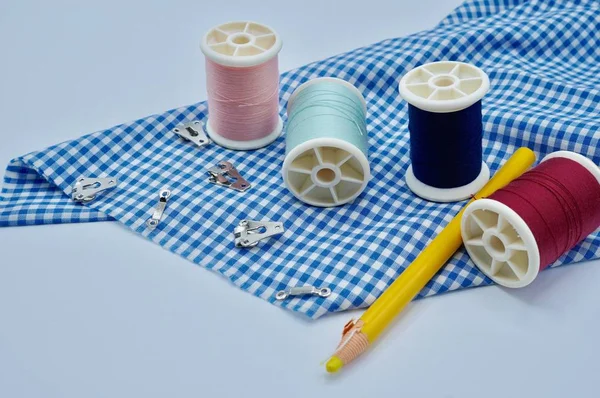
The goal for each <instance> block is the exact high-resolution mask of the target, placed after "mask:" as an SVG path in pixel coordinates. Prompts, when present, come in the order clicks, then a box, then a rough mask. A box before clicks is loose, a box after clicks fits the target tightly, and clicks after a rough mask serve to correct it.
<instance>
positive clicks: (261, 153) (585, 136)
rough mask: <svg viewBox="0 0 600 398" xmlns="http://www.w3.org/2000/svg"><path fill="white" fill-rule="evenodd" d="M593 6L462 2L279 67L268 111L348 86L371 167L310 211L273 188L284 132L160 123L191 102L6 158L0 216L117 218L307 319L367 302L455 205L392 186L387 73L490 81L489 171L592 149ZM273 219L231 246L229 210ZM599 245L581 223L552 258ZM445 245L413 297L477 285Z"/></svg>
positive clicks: (394, 155)
mask: <svg viewBox="0 0 600 398" xmlns="http://www.w3.org/2000/svg"><path fill="white" fill-rule="evenodd" d="M599 48H600V3H599V2H597V1H595V0H590V1H567V0H562V1H561V0H556V1H551V0H539V1H535V0H532V1H520V0H503V1H500V0H497V1H491V0H487V1H484V0H475V1H468V2H467V3H465V4H463V5H462V6H460V7H459V8H458V9H456V10H455V11H454V12H453V13H452V14H450V15H449V16H448V17H447V18H445V19H444V20H443V21H442V22H441V23H440V24H439V25H438V26H437V27H435V28H433V29H432V30H429V31H424V32H421V33H417V34H414V35H411V36H409V37H405V38H396V39H390V40H385V41H382V42H380V43H377V44H374V45H371V46H368V47H364V48H359V49H357V50H355V51H351V52H348V53H345V54H341V55H338V56H335V57H332V58H329V59H326V60H323V61H321V62H317V63H313V64H310V65H307V66H304V67H301V68H299V69H296V70H292V71H289V72H286V73H284V74H283V75H282V77H281V109H282V111H281V112H282V116H283V117H284V120H285V115H284V113H283V112H284V109H285V105H286V103H287V100H288V98H289V97H290V95H291V93H292V92H293V91H294V89H295V88H296V87H297V86H299V85H300V84H301V83H303V82H305V81H306V80H309V79H312V78H315V77H317V76H337V77H340V78H342V79H345V80H347V81H349V82H351V83H353V84H354V85H356V86H357V87H358V88H359V89H360V90H361V91H362V92H363V93H364V95H365V97H366V100H367V105H368V120H367V124H368V130H369V145H370V162H371V167H372V174H373V177H372V180H371V181H370V183H369V185H368V187H367V189H366V190H365V191H364V192H363V194H362V195H361V196H360V197H359V198H358V199H357V200H356V201H355V202H354V203H352V204H348V205H345V206H343V207H337V208H328V209H323V208H316V207H310V206H307V205H305V204H304V203H302V202H299V201H298V200H296V199H295V198H294V197H293V196H292V194H291V193H290V192H288V190H287V189H286V188H285V187H284V184H283V180H282V177H281V173H280V170H281V165H282V162H283V158H284V153H285V143H284V138H283V137H280V138H279V139H278V140H277V141H276V142H275V143H274V144H273V145H271V146H269V147H267V148H263V149H260V150H256V151H251V152H234V151H230V150H227V149H224V148H221V147H219V146H217V145H214V144H211V145H210V146H209V147H207V148H204V149H198V148H197V147H195V146H194V145H193V144H190V143H187V142H184V141H182V140H180V139H179V138H178V137H176V136H174V135H173V134H172V133H170V130H171V129H172V128H174V127H175V126H176V125H178V124H181V123H183V122H185V121H190V120H194V119H201V120H203V121H205V120H206V116H207V107H206V104H205V103H200V104H195V105H191V106H188V107H183V108H179V109H175V110H171V111H168V112H166V113H164V114H162V115H158V116H149V117H147V118H144V119H141V120H137V121H135V122H132V123H128V124H123V125H120V126H116V127H113V128H111V129H108V130H105V131H100V132H97V133H94V134H91V135H88V136H85V137H82V138H79V139H76V140H73V141H70V142H65V143H62V144H59V145H56V146H53V147H51V148H48V149H44V150H42V151H39V152H33V153H30V154H28V155H25V156H21V157H19V158H16V159H14V160H13V161H12V162H11V163H10V164H9V166H8V168H7V170H6V174H5V178H4V185H3V190H2V194H1V198H0V225H2V226H17V225H33V224H49V223H68V222H89V221H108V220H117V221H119V222H121V223H122V224H123V225H125V226H126V227H127V228H130V229H131V230H133V231H135V232H136V233H138V234H140V235H142V236H144V237H146V238H147V239H150V240H152V241H153V242H155V243H157V244H159V245H161V246H163V247H164V248H166V249H168V250H170V251H172V252H173V253H176V254H178V255H180V256H182V257H185V258H186V259H188V260H190V261H193V262H194V263H196V264H198V265H200V266H203V267H206V268H208V269H210V270H212V271H215V272H218V273H220V274H222V275H223V276H224V277H226V278H227V279H229V280H230V281H231V282H233V283H234V284H235V285H236V286H238V287H239V288H241V289H243V290H246V291H248V292H249V293H252V294H253V295H256V296H258V297H261V298H263V299H265V300H267V301H269V302H271V303H273V304H275V305H278V306H282V307H284V308H287V309H289V310H292V311H297V312H300V313H302V314H305V315H306V316H308V317H311V318H318V317H320V316H322V315H324V314H326V313H328V312H333V311H342V310H347V309H351V308H362V307H367V306H368V305H370V304H371V303H372V302H373V301H374V300H375V299H376V298H377V297H378V296H379V295H380V294H381V293H382V292H383V291H384V290H385V289H386V287H387V286H388V285H389V284H390V283H391V282H393V281H394V280H395V279H396V277H398V275H399V274H400V273H401V272H402V271H403V270H404V268H405V267H406V266H407V265H408V264H409V263H410V262H411V261H412V260H413V259H414V258H415V257H416V255H417V254H418V253H419V252H420V251H421V250H422V249H423V248H424V247H425V245H427V243H428V242H429V241H430V240H431V238H432V237H433V236H435V235H436V233H438V232H439V231H440V230H441V229H442V228H443V227H444V226H445V225H446V223H447V222H449V221H450V219H451V218H452V217H453V216H454V215H455V214H456V213H457V211H458V210H459V209H460V208H461V207H462V206H463V205H464V203H456V204H439V203H431V202H427V201H424V200H421V199H419V198H417V197H415V196H414V195H413V194H412V193H411V192H410V191H409V190H408V188H407V187H406V184H405V183H404V178H403V177H404V173H405V171H406V169H407V167H408V164H409V152H408V151H409V142H408V140H409V134H408V128H407V122H408V120H407V104H406V103H405V102H403V101H402V100H401V99H400V98H399V95H398V90H397V86H398V81H399V80H400V78H401V77H402V76H403V75H404V74H405V73H406V72H407V71H409V70H411V69H412V68H414V67H416V66H418V65H421V64H424V63H427V62H432V61H438V60H458V61H464V62H469V63H473V64H475V65H477V66H479V67H481V68H482V69H483V70H485V71H486V72H487V73H488V74H489V76H490V79H491V90H490V92H489V94H488V95H487V96H486V97H485V98H484V100H483V121H484V159H485V160H486V162H487V164H488V165H489V166H490V168H491V169H492V171H495V170H497V169H498V167H499V166H500V165H501V164H502V163H503V162H504V161H505V160H506V159H507V158H508V157H509V156H510V155H511V154H512V153H513V151H514V150H515V149H516V148H518V147H520V146H527V147H529V148H531V149H533V150H534V151H535V152H536V153H537V155H538V157H539V158H541V157H542V156H544V155H546V154H547V153H550V152H553V151H557V150H570V151H575V152H579V153H581V154H583V155H585V156H587V157H589V158H591V159H593V160H594V161H595V162H596V163H598V162H600V149H599V148H598V147H599V144H600V129H599V126H600V89H599V88H600V50H598V49H599ZM224 159H226V160H230V161H231V162H232V163H233V164H234V165H236V166H237V168H238V170H239V171H240V172H241V173H242V175H243V176H244V177H245V178H246V179H247V180H249V181H250V182H251V183H252V184H253V185H254V187H253V188H252V189H251V190H249V191H247V192H246V193H243V194H242V193H238V192H235V191H232V190H229V189H225V188H222V187H218V186H215V185H211V184H209V183H208V182H207V177H206V170H207V169H208V168H209V167H210V166H213V165H215V164H216V163H217V162H218V161H220V160H224ZM80 176H89V177H94V176H95V177H102V176H114V177H118V178H119V180H120V185H119V187H118V188H117V189H115V190H112V191H109V192H108V193H105V194H102V195H100V196H99V197H98V199H97V200H96V201H95V202H93V203H91V204H87V205H79V204H75V203H73V202H72V201H71V200H70V199H69V196H68V194H69V193H70V192H71V186H72V185H73V183H74V182H75V180H76V179H77V178H78V177H80ZM163 187H168V188H170V189H171V190H172V193H173V195H172V197H171V199H170V200H169V203H168V206H167V210H166V213H165V216H164V219H163V222H162V223H161V224H160V226H159V227H158V228H157V229H156V230H154V231H149V230H148V229H147V228H146V226H145V222H146V220H147V219H148V218H149V217H150V215H151V213H152V210H153V207H154V206H155V205H156V201H157V195H158V192H159V190H160V189H161V188H163ZM246 218H247V219H256V220H267V219H269V220H280V221H283V222H284V224H285V227H286V232H285V234H284V235H283V236H280V237H279V238H277V239H270V240H268V241H265V242H263V243H261V244H260V245H259V246H258V247H256V248H253V249H251V250H242V249H236V248H235V247H234V244H233V235H232V232H233V229H234V227H235V226H236V225H237V223H238V222H239V220H242V219H246ZM598 257H600V235H599V234H598V233H595V234H593V235H592V236H590V237H589V238H587V239H586V240H585V241H584V242H583V243H582V244H580V245H579V246H577V247H576V248H575V249H573V250H571V251H570V252H569V253H567V254H566V255H564V256H563V257H562V258H560V260H559V261H558V262H557V263H556V264H555V266H558V265H561V264H567V263H573V262H578V261H583V260H590V259H594V258H598ZM491 283H492V282H491V281H490V280H489V279H487V278H486V277H485V276H484V275H483V274H482V273H480V272H479V271H478V270H477V269H476V268H475V267H474V265H473V263H472V262H471V261H470V260H469V258H468V256H467V255H466V253H465V252H464V251H463V250H461V251H459V252H458V253H457V254H456V255H455V256H454V257H453V258H452V260H451V261H450V262H449V263H448V264H447V265H446V266H445V267H444V268H443V269H442V270H441V271H440V272H439V273H438V274H437V275H436V276H435V278H434V279H433V280H432V281H431V282H430V283H429V284H428V285H427V286H426V287H425V288H424V289H423V291H422V292H421V294H420V296H421V297H424V296H430V295H433V294H437V293H443V292H446V291H450V290H456V289H460V288H467V287H473V286H482V285H488V284H491ZM299 285H314V286H318V287H330V288H331V289H332V290H333V292H332V295H331V296H330V297H329V298H326V299H325V298H320V297H313V296H308V297H301V298H294V299H291V300H288V301H284V302H278V301H276V300H275V298H274V296H275V293H276V292H277V291H279V290H281V289H284V288H286V287H290V286H299Z"/></svg>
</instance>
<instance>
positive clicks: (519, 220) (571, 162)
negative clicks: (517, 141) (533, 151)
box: [461, 151, 600, 287]
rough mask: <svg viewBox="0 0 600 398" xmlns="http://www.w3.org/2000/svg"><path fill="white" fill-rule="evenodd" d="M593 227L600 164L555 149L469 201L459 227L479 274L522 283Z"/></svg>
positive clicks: (599, 205)
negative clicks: (487, 194)
mask: <svg viewBox="0 0 600 398" xmlns="http://www.w3.org/2000/svg"><path fill="white" fill-rule="evenodd" d="M598 227H600V169H599V168H598V166H597V165H596V164H594V162H592V161H591V160H590V159H588V158H586V157H584V156H582V155H579V154H577V153H574V152H567V151H559V152H554V153H552V154H550V155H548V156H546V157H545V158H544V159H543V160H542V162H541V163H540V164H539V165H538V166H537V167H535V168H533V169H531V170H530V171H528V172H527V173H525V174H523V175H522V176H521V177H520V178H518V179H516V180H514V181H513V182H511V183H510V184H508V185H507V186H506V187H504V188H502V189H500V190H498V191H496V192H495V193H494V194H493V195H491V196H490V197H489V198H487V199H480V200H476V201H475V202H473V203H472V204H471V205H469V206H468V207H467V208H466V210H465V213H464V215H463V218H462V224H461V232H462V238H463V242H464V244H465V247H466V249H467V251H468V253H469V255H470V257H471V259H472V260H473V262H474V263H475V264H476V265H477V267H478V268H479V269H480V270H481V271H482V272H483V273H484V274H486V275H487V276H489V277H490V278H491V279H492V280H493V281H494V282H496V283H498V284H499V285H502V286H506V287H523V286H526V285H528V284H530V283H531V282H532V281H533V280H534V279H535V278H536V277H537V274H538V273H539V271H541V270H543V269H545V268H547V267H548V266H550V265H551V264H552V263H554V262H555V261H556V260H557V259H558V258H559V257H560V256H562V255H563V254H564V253H566V252H567V251H569V250H570V249H572V248H573V247H574V246H575V245H577V244H578V243H579V242H581V241H582V240H584V239H585V238H586V237H587V236H588V235H590V234H591V233H592V232H594V231H595V230H596V229H598Z"/></svg>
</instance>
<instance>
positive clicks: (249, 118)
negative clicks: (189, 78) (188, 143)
mask: <svg viewBox="0 0 600 398" xmlns="http://www.w3.org/2000/svg"><path fill="white" fill-rule="evenodd" d="M281 46H282V42H281V39H280V38H279V35H278V34H277V33H276V32H275V31H274V30H273V29H271V28H270V27H268V26H266V25H262V24H259V23H256V22H247V21H245V22H229V23H225V24H223V25H219V26H217V27H215V28H213V29H211V30H210V31H209V32H208V33H207V34H206V35H205V36H204V38H203V40H202V42H201V44H200V48H201V50H202V52H203V53H204V55H205V57H206V74H207V76H206V83H207V91H208V113H209V118H208V120H207V122H206V126H205V128H206V132H207V133H208V135H209V136H210V138H212V140H213V141H214V142H216V143H217V144H218V145H221V146H224V147H226V148H230V149H236V150H249V149H256V148H261V147H264V146H266V145H269V144H270V143H271V142H273V141H274V140H275V139H277V137H279V135H280V134H281V130H282V127H283V122H282V120H281V117H280V116H279V65H278V60H277V54H278V53H279V51H280V50H281Z"/></svg>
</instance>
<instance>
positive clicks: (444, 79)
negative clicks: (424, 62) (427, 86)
mask: <svg viewBox="0 0 600 398" xmlns="http://www.w3.org/2000/svg"><path fill="white" fill-rule="evenodd" d="M433 84H435V85H436V86H438V87H448V86H452V85H453V84H454V79H452V78H451V77H448V76H441V77H438V78H437V79H435V80H434V81H433Z"/></svg>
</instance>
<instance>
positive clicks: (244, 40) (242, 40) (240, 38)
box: [231, 34, 250, 44]
mask: <svg viewBox="0 0 600 398" xmlns="http://www.w3.org/2000/svg"><path fill="white" fill-rule="evenodd" d="M231 41H232V42H234V43H235V44H248V43H250V37H249V36H248V35H246V34H241V35H237V36H235V37H234V38H233V39H231Z"/></svg>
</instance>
